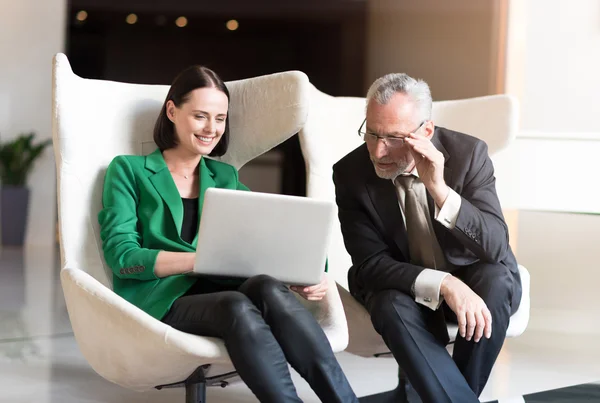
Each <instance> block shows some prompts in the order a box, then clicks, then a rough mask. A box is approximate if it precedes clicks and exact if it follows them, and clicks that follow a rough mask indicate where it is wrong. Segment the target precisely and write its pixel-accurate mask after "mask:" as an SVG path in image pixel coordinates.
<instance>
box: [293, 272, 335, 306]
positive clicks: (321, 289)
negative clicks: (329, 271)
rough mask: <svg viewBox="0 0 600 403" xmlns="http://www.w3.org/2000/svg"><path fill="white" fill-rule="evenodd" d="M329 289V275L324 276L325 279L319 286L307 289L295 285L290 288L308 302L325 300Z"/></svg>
mask: <svg viewBox="0 0 600 403" xmlns="http://www.w3.org/2000/svg"><path fill="white" fill-rule="evenodd" d="M328 288H329V283H328V282H327V275H326V274H323V278H322V279H321V282H320V283H319V284H316V285H313V286H310V287H305V286H296V285H293V286H291V287H290V289H291V290H292V291H295V292H297V293H298V294H300V295H302V297H304V299H307V300H308V301H320V300H322V299H323V297H324V296H325V294H327V289H328Z"/></svg>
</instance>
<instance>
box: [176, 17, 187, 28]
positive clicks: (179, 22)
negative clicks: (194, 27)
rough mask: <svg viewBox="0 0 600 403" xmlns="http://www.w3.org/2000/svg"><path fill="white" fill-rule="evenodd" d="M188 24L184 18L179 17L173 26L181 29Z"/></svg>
mask: <svg viewBox="0 0 600 403" xmlns="http://www.w3.org/2000/svg"><path fill="white" fill-rule="evenodd" d="M187 24H188V20H187V18H185V17H179V18H177V19H176V20H175V25H177V26H178V27H179V28H183V27H185V26H186V25H187Z"/></svg>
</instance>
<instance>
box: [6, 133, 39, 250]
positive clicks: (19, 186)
mask: <svg viewBox="0 0 600 403" xmlns="http://www.w3.org/2000/svg"><path fill="white" fill-rule="evenodd" d="M34 136H35V134H34V133H29V134H22V135H20V136H18V137H17V138H15V139H14V140H11V141H7V142H5V143H1V142H0V186H1V187H0V231H1V233H0V239H1V240H2V244H3V245H11V246H21V245H23V241H24V239H25V228H26V226H27V214H28V207H29V189H28V188H27V177H28V175H29V173H30V172H31V168H32V167H33V163H34V162H35V160H36V159H37V158H38V157H39V156H40V155H41V154H42V151H44V149H45V148H46V146H48V145H49V144H50V142H51V141H50V140H46V141H42V142H40V143H38V144H33V138H34Z"/></svg>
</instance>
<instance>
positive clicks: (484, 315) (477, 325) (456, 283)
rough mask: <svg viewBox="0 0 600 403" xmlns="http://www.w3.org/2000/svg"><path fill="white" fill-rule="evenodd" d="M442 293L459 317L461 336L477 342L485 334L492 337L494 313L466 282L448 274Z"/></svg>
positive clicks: (443, 283)
mask: <svg viewBox="0 0 600 403" xmlns="http://www.w3.org/2000/svg"><path fill="white" fill-rule="evenodd" d="M440 294H441V295H442V296H443V297H444V299H445V301H446V303H447V304H448V306H449V307H450V309H452V311H453V312H454V313H455V314H456V317H457V318H458V332H459V334H460V335H461V337H464V338H465V339H467V341H470V340H471V338H473V337H474V339H475V343H478V342H479V340H481V337H482V336H483V335H485V337H486V338H487V339H489V338H490V337H492V314H491V313H490V311H489V309H488V308H487V306H486V305H485V302H483V300H482V299H481V297H479V295H477V294H475V293H474V292H473V290H471V289H470V288H469V287H468V286H467V285H466V284H465V283H463V282H462V281H460V280H459V279H457V278H456V277H453V276H451V275H450V276H447V277H446V278H445V279H444V281H443V282H442V286H441V288H440Z"/></svg>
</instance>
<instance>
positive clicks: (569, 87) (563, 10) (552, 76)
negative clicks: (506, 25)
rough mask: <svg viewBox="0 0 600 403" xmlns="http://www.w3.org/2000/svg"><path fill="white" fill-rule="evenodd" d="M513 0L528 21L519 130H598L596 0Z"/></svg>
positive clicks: (599, 24) (599, 14) (599, 27)
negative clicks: (520, 126) (518, 3)
mask: <svg viewBox="0 0 600 403" xmlns="http://www.w3.org/2000/svg"><path fill="white" fill-rule="evenodd" d="M513 1H515V0H513ZM516 1H519V2H523V3H524V5H521V6H520V7H522V8H523V10H522V13H524V16H523V19H524V21H526V24H525V27H526V28H525V30H524V34H525V36H524V37H522V38H521V39H520V40H521V41H523V43H524V48H525V51H526V52H525V55H524V57H523V58H522V68H523V69H524V74H523V76H524V82H523V90H522V108H523V109H522V113H523V120H522V127H523V129H524V130H535V131H544V132H600V119H598V100H599V93H600V74H599V72H600V1H598V0H569V1H565V0H516Z"/></svg>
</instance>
